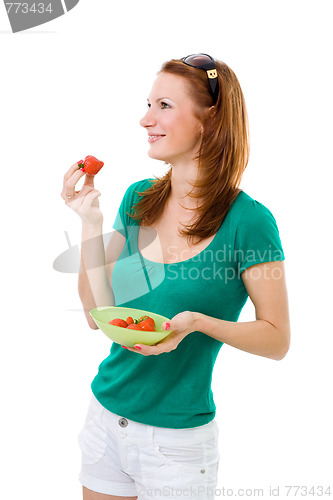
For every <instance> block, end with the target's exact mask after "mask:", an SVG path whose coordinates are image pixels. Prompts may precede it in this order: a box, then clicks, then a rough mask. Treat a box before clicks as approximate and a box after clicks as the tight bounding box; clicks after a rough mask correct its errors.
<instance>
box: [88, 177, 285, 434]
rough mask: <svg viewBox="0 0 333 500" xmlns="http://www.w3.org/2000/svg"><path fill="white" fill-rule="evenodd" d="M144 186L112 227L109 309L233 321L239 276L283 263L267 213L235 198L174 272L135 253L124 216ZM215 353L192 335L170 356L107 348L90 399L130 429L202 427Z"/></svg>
mask: <svg viewBox="0 0 333 500" xmlns="http://www.w3.org/2000/svg"><path fill="white" fill-rule="evenodd" d="M151 180H153V179H151ZM149 181H150V179H144V180H141V181H138V182H135V183H133V184H132V185H131V186H129V188H128V189H127V190H126V192H125V195H124V197H123V200H122V202H121V205H120V207H119V210H118V213H117V217H116V220H115V222H114V225H113V228H114V229H115V230H117V231H119V232H120V233H122V234H123V235H124V236H125V237H126V245H125V248H124V250H123V252H122V254H121V256H120V258H119V259H118V261H117V263H116V265H115V267H114V270H113V275H112V289H113V292H114V296H115V305H116V306H123V307H133V308H136V309H143V310H145V311H151V312H154V313H157V314H161V315H163V316H166V317H167V318H170V319H172V317H173V316H175V315H176V314H178V313H180V312H182V311H195V312H200V313H202V314H205V315H208V316H212V317H215V318H219V319H223V320H226V321H237V320H238V318H239V315H240V313H241V310H242V308H243V306H244V304H245V302H246V300H247V298H248V293H247V290H246V288H245V286H244V283H243V280H242V278H241V273H242V272H243V271H244V270H245V269H246V268H248V267H250V266H253V265H254V264H258V263H263V262H271V261H281V260H284V258H285V257H284V253H283V249H282V245H281V241H280V237H279V231H278V228H277V225H276V221H275V219H274V217H273V215H272V213H271V212H270V211H269V210H268V209H267V208H266V207H265V206H264V205H262V204H261V203H259V202H258V201H256V200H254V199H252V198H251V197H250V196H248V195H247V194H246V193H245V192H244V191H240V192H239V194H238V196H237V198H236V199H235V201H234V202H233V204H232V205H231V207H230V209H229V211H228V213H227V215H226V217H225V219H224V221H223V222H222V224H221V226H220V227H219V229H218V231H217V233H216V234H215V236H214V239H213V240H212V241H211V243H210V244H209V245H208V247H207V248H206V249H205V250H203V251H202V252H200V253H199V254H198V255H196V256H194V257H193V258H190V259H187V260H185V261H182V262H178V263H176V264H174V263H173V264H164V263H156V262H152V261H150V260H147V259H145V258H144V257H143V256H142V255H141V253H140V252H139V251H138V244H137V243H138V232H139V224H138V222H137V221H134V220H133V219H131V218H130V217H128V216H127V215H126V211H127V212H131V207H132V206H133V205H134V204H135V203H136V202H137V201H138V199H139V196H138V194H137V193H136V192H135V190H136V191H139V192H143V191H145V190H146V189H148V187H149V186H150V185H151V183H150V182H149ZM132 213H133V212H132ZM222 345H223V342H220V341H218V340H216V339H213V338H212V337H210V336H208V335H205V334H204V333H202V332H199V331H195V332H192V333H190V334H189V335H187V336H186V337H185V338H184V340H182V341H181V342H180V344H179V345H178V347H177V348H176V349H175V350H173V351H171V352H169V353H162V354H159V355H156V356H154V355H151V356H143V355H141V354H139V353H134V352H131V351H128V350H126V349H123V348H122V347H121V345H119V344H116V343H112V345H111V351H110V354H109V356H108V357H107V358H106V359H105V360H104V361H103V362H102V363H101V364H100V366H99V370H98V374H97V375H96V377H95V378H94V380H93V382H92V385H91V388H92V391H93V393H94V395H95V397H96V398H97V399H98V401H99V402H100V403H101V404H102V405H103V406H104V407H105V408H107V409H108V410H109V411H111V412H113V413H116V414H117V415H121V416H123V417H127V418H129V419H131V420H134V421H136V422H140V423H144V424H148V425H154V426H157V427H169V428H176V429H181V428H183V429H184V428H189V427H198V426H201V425H204V424H207V423H208V422H210V421H211V420H212V419H213V418H214V417H215V413H216V407H215V403H214V399H213V393H212V390H211V381H212V373H213V368H214V364H215V361H216V358H217V355H218V353H219V351H220V348H221V347H222Z"/></svg>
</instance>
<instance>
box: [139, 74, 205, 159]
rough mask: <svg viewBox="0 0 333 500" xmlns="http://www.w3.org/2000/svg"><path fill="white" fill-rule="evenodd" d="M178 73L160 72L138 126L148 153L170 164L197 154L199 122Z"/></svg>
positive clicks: (182, 79)
mask: <svg viewBox="0 0 333 500" xmlns="http://www.w3.org/2000/svg"><path fill="white" fill-rule="evenodd" d="M193 107H194V103H193V101H192V99H191V98H190V96H189V95H188V93H187V87H186V80H185V79H184V78H182V77H181V76H176V75H171V74H169V73H160V74H159V75H158V76H157V78H156V80H155V82H154V84H153V87H152V89H151V92H150V95H149V97H148V110H147V113H146V114H145V116H144V117H143V118H142V119H141V120H140V125H141V126H142V127H145V129H146V130H147V132H148V136H149V137H148V142H149V144H150V148H149V151H148V155H149V156H150V157H151V158H154V159H156V160H163V161H166V162H168V163H170V164H175V163H176V162H177V161H179V160H180V161H191V160H192V159H193V157H194V155H195V154H196V153H197V151H198V148H199V144H200V137H201V130H202V126H201V122H200V121H199V120H198V119H197V118H196V117H195V116H194V113H193Z"/></svg>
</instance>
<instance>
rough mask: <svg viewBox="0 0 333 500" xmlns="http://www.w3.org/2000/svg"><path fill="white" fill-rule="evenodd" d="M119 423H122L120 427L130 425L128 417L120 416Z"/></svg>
mask: <svg viewBox="0 0 333 500" xmlns="http://www.w3.org/2000/svg"><path fill="white" fill-rule="evenodd" d="M118 424H119V425H120V427H127V426H128V422H127V420H126V418H120V419H119V420H118Z"/></svg>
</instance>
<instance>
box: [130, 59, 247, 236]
mask: <svg viewBox="0 0 333 500" xmlns="http://www.w3.org/2000/svg"><path fill="white" fill-rule="evenodd" d="M215 62H216V69H217V74H218V82H219V95H218V100H217V102H216V104H215V106H214V102H213V98H212V96H211V93H210V88H209V83H208V78H207V74H206V72H205V71H203V70H201V69H197V68H193V67H191V66H188V65H186V64H184V63H183V62H182V61H181V60H177V59H172V60H171V61H168V62H165V63H164V64H163V65H162V68H161V70H160V71H159V73H169V74H173V75H176V76H181V77H182V78H184V79H185V80H186V82H187V88H188V91H189V95H190V97H191V98H192V100H193V102H194V103H195V106H194V108H195V110H194V113H195V115H196V117H197V118H198V119H199V120H200V122H201V123H202V125H203V133H202V138H201V144H200V148H199V152H198V155H197V156H196V157H195V158H194V159H195V160H198V169H199V170H198V178H197V181H196V182H195V183H194V184H191V185H192V187H193V189H192V191H193V190H195V193H196V194H194V193H192V191H191V192H190V193H188V196H190V197H192V198H197V199H200V200H203V201H202V203H201V205H200V206H199V207H198V208H197V209H196V215H195V219H196V220H195V222H194V223H193V224H192V225H183V226H184V227H185V228H186V229H185V230H180V231H179V232H180V234H182V235H184V236H185V235H186V236H187V237H188V239H189V238H190V239H192V241H193V240H194V238H198V241H197V242H196V243H199V242H200V241H202V240H204V239H206V238H209V237H210V236H212V235H214V234H215V233H216V232H217V231H218V229H219V227H220V225H221V224H222V222H223V220H224V218H225V216H226V215H227V212H228V210H229V208H230V206H231V204H232V202H233V201H234V200H235V198H236V196H237V194H238V192H239V189H238V186H239V184H240V182H241V179H242V176H243V173H244V171H245V168H246V166H247V164H248V159H249V130H248V116H247V110H246V105H245V99H244V96H243V92H242V89H241V87H240V84H239V82H238V79H237V77H236V75H235V73H234V72H233V71H232V69H230V68H229V66H227V65H226V64H225V63H224V62H221V61H216V60H215ZM212 106H214V107H213V108H212V109H211V110H209V108H211V107H212ZM171 171H172V166H171V168H170V169H169V170H168V172H167V173H166V174H165V175H164V176H163V177H156V176H154V177H155V180H153V181H151V182H152V185H151V186H150V187H149V188H148V189H147V190H146V191H144V192H143V193H140V192H138V194H139V196H140V199H139V201H138V202H137V203H136V204H135V205H134V207H132V208H134V214H128V215H129V216H130V217H131V218H133V219H134V220H140V223H141V224H142V225H144V226H151V225H153V223H155V222H156V221H157V220H158V219H159V217H160V216H161V215H162V213H163V210H164V207H165V204H166V201H167V199H168V197H169V195H170V192H171ZM191 210H192V209H191Z"/></svg>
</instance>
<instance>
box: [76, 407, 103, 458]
mask: <svg viewBox="0 0 333 500" xmlns="http://www.w3.org/2000/svg"><path fill="white" fill-rule="evenodd" d="M101 416H102V412H101V409H99V408H97V409H96V408H95V407H94V405H92V404H91V405H90V407H89V410H88V414H87V417H86V420H85V423H84V426H83V429H82V430H81V432H80V434H79V436H78V443H79V446H80V448H81V451H82V463H83V464H87V465H92V464H96V463H97V462H99V461H100V460H101V458H102V457H103V456H104V455H105V451H106V447H107V440H106V438H107V433H106V432H105V430H104V428H103V426H102V419H101Z"/></svg>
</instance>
